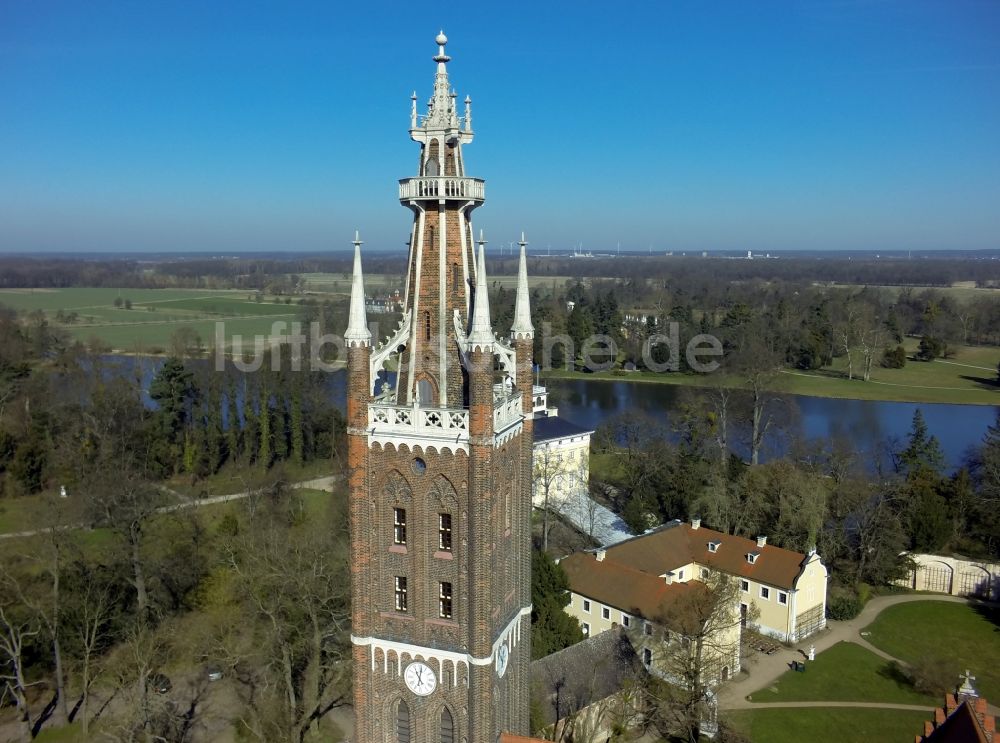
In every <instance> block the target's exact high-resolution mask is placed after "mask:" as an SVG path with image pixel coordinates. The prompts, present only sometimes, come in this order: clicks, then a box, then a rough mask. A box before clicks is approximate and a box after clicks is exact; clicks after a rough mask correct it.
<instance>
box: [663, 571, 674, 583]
mask: <svg viewBox="0 0 1000 743" xmlns="http://www.w3.org/2000/svg"><path fill="white" fill-rule="evenodd" d="M663 580H665V581H666V582H667V585H668V586H669V585H670V584H671V583H673V582H674V574H673V573H664V575H663Z"/></svg>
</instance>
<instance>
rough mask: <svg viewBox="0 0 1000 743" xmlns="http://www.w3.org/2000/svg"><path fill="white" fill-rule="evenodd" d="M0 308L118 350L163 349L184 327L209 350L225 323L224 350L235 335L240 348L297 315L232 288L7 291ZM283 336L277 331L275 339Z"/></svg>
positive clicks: (297, 310)
mask: <svg viewBox="0 0 1000 743" xmlns="http://www.w3.org/2000/svg"><path fill="white" fill-rule="evenodd" d="M318 298H320V299H321V298H323V297H318ZM116 299H122V300H125V299H128V300H130V301H131V302H132V309H130V310H127V309H125V308H124V307H115V305H114V302H115V300H116ZM0 305H6V306H8V307H13V308H15V309H18V310H23V311H27V312H31V311H34V310H41V311H42V312H44V313H45V314H46V316H47V318H48V320H49V322H50V323H52V324H53V325H56V326H57V327H61V328H62V329H63V330H65V331H66V332H67V333H69V334H70V336H71V337H73V338H76V339H78V340H81V341H84V342H86V341H88V340H89V339H90V338H92V337H97V338H99V339H100V340H102V341H104V343H106V344H108V345H110V346H111V347H112V348H114V349H115V350H119V351H136V350H149V349H150V348H160V349H164V348H168V347H169V345H170V339H171V336H172V335H173V334H174V332H176V331H177V329H178V328H181V327H185V326H187V327H191V328H193V329H194V330H195V332H197V333H198V335H200V336H201V339H202V342H203V343H205V344H206V345H212V344H214V342H215V335H216V323H217V322H218V321H222V322H224V323H225V325H224V329H223V335H224V338H225V340H224V345H225V346H227V347H228V346H229V345H230V344H231V343H232V340H233V336H234V335H237V334H238V335H241V336H243V339H244V340H243V343H244V348H246V347H247V344H250V343H252V340H253V336H255V335H260V336H270V335H272V334H273V333H272V331H274V330H275V328H274V327H273V323H274V322H276V321H277V322H286V323H288V322H291V321H293V320H297V319H298V318H299V316H300V314H301V308H300V307H299V306H298V305H297V304H296V303H295V301H294V300H293V302H292V303H290V304H285V303H284V301H281V302H278V303H275V302H273V301H271V300H270V299H265V301H263V302H254V301H250V299H249V294H248V293H247V292H246V291H242V290H232V289H214V290H213V289H116V288H70V289H44V290H43V289H10V290H0ZM58 310H63V311H65V312H76V313H77V315H78V318H77V320H76V321H75V322H73V323H68V324H59V323H57V322H56V320H55V316H56V312H57V311H58ZM287 332H288V331H287V329H284V328H280V327H279V328H277V333H278V334H284V333H287Z"/></svg>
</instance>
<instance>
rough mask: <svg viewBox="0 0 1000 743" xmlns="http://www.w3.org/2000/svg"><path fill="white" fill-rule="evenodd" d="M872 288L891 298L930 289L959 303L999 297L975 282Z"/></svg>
mask: <svg viewBox="0 0 1000 743" xmlns="http://www.w3.org/2000/svg"><path fill="white" fill-rule="evenodd" d="M833 286H836V287H838V288H841V289H854V290H858V289H864V288H865V287H864V286H862V285H861V284H833ZM872 288H875V289H881V290H883V291H885V292H888V293H889V294H890V295H891V296H892V297H898V296H899V294H900V292H902V291H903V290H904V289H910V290H911V291H913V292H915V293H919V292H922V291H925V290H927V289H932V290H934V291H936V292H939V293H940V294H943V295H944V296H946V297H951V298H952V299H955V300H957V301H959V302H967V301H969V300H970V299H976V298H978V297H993V298H996V297H1000V289H997V288H985V287H977V286H976V282H974V281H956V282H955V283H954V284H952V285H951V286H908V287H907V286H875V287H872Z"/></svg>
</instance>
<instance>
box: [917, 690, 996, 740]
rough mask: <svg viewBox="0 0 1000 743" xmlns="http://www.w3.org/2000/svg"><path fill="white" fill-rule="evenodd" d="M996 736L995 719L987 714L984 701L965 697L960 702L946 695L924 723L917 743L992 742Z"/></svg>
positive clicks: (979, 698)
mask: <svg viewBox="0 0 1000 743" xmlns="http://www.w3.org/2000/svg"><path fill="white" fill-rule="evenodd" d="M995 737H996V719H995V718H994V717H993V715H991V714H988V712H987V704H986V700H985V699H982V698H981V697H968V698H965V699H963V700H962V701H959V700H958V699H956V697H955V695H954V694H948V695H946V696H945V706H944V707H943V708H941V707H939V708H938V709H936V710H934V720H933V721H928V722H925V723H924V734H923V735H918V736H917V737H916V743H991V742H992V741H993V740H994V739H995Z"/></svg>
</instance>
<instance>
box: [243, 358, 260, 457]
mask: <svg viewBox="0 0 1000 743" xmlns="http://www.w3.org/2000/svg"><path fill="white" fill-rule="evenodd" d="M259 452H260V419H259V418H258V417H257V414H256V412H254V409H253V402H252V398H251V390H250V385H249V384H248V383H247V377H245V376H244V377H243V457H244V461H246V462H247V463H248V464H249V463H250V462H256V461H257V456H258V453H259Z"/></svg>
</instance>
